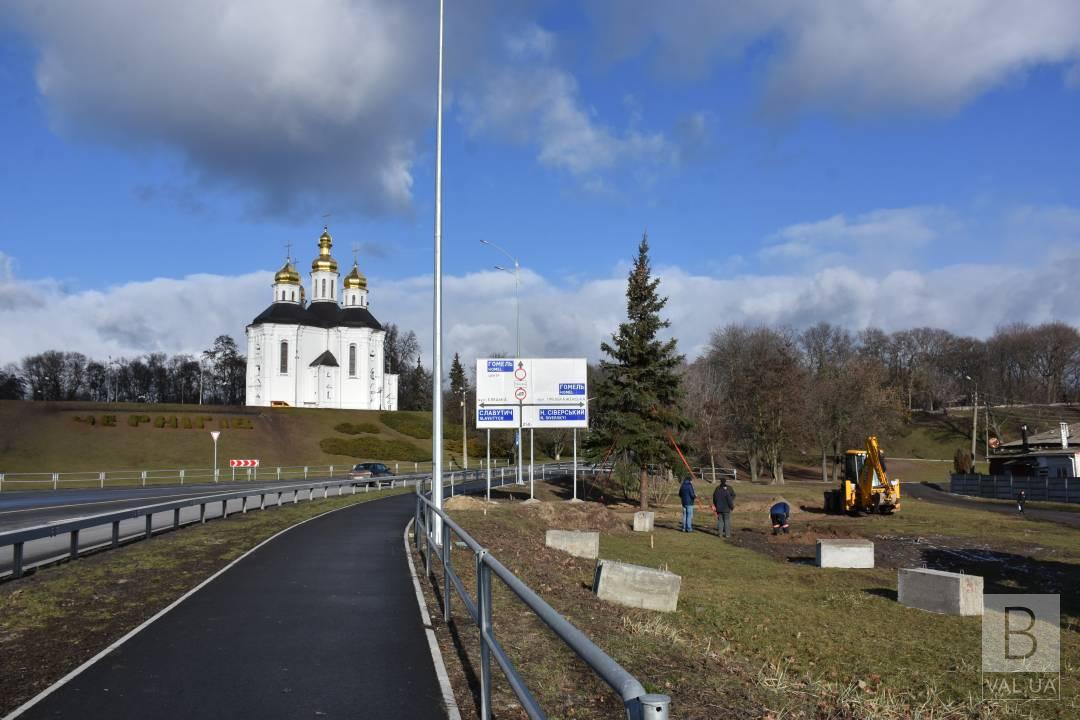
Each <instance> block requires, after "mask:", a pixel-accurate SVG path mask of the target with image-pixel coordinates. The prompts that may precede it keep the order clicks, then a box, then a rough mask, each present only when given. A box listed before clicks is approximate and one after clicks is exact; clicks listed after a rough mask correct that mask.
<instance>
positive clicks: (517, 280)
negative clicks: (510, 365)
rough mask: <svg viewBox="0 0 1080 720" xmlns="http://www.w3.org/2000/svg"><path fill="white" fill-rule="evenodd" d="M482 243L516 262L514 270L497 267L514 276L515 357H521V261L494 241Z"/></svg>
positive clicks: (496, 267) (482, 241)
mask: <svg viewBox="0 0 1080 720" xmlns="http://www.w3.org/2000/svg"><path fill="white" fill-rule="evenodd" d="M480 242H481V243H482V244H484V245H487V246H488V247H493V248H495V249H496V250H498V251H499V252H501V253H502V254H503V255H505V256H506V257H507V258H509V259H510V262H512V263H513V264H514V269H513V270H508V269H507V268H504V267H503V266H502V265H496V266H495V269H496V270H500V271H502V272H504V273H508V274H510V275H513V276H514V357H517V358H520V357H521V263H519V262H518V261H517V258H516V257H514V256H513V255H511V254H510V253H508V252H507V251H506V250H504V249H503V248H501V247H499V246H498V245H496V244H495V243H493V242H489V241H487V240H481V241H480Z"/></svg>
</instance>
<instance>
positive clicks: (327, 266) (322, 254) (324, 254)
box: [311, 227, 338, 273]
mask: <svg viewBox="0 0 1080 720" xmlns="http://www.w3.org/2000/svg"><path fill="white" fill-rule="evenodd" d="M333 245H334V240H333V239H332V238H331V237H330V233H329V232H328V231H327V229H326V228H325V227H324V228H323V233H322V235H320V236H319V257H317V258H315V259H314V260H312V261H311V271H312V272H318V271H320V270H322V271H324V272H335V273H336V272H337V271H338V267H337V260H335V259H334V258H332V257H330V248H331V247H333Z"/></svg>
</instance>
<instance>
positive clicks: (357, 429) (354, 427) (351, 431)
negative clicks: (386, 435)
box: [334, 422, 382, 435]
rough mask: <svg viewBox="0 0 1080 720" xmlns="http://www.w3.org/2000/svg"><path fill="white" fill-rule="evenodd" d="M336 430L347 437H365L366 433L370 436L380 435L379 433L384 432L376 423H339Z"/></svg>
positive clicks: (335, 427)
mask: <svg viewBox="0 0 1080 720" xmlns="http://www.w3.org/2000/svg"><path fill="white" fill-rule="evenodd" d="M334 429H335V430H337V431H338V432H339V433H343V434H345V435H363V434H364V433H368V434H370V435H378V434H379V433H381V432H382V428H381V427H380V426H378V425H376V424H375V423H370V422H364V423H348V422H343V423H338V424H337V425H335V426H334Z"/></svg>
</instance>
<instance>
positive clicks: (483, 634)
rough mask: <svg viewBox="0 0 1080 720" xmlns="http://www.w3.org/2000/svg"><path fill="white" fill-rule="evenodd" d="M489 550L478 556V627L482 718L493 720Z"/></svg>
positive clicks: (479, 553) (483, 719)
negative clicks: (489, 644) (486, 557)
mask: <svg viewBox="0 0 1080 720" xmlns="http://www.w3.org/2000/svg"><path fill="white" fill-rule="evenodd" d="M486 554H487V550H481V551H480V552H478V553H477V554H476V617H477V622H476V625H477V627H479V629H480V718H481V720H491V648H489V647H488V643H487V638H488V635H490V633H491V569H490V568H488V566H487V565H485V564H484V555H486Z"/></svg>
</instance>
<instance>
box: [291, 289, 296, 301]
mask: <svg viewBox="0 0 1080 720" xmlns="http://www.w3.org/2000/svg"><path fill="white" fill-rule="evenodd" d="M292 299H293V300H296V291H295V290H293V291H292Z"/></svg>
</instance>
